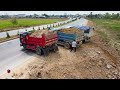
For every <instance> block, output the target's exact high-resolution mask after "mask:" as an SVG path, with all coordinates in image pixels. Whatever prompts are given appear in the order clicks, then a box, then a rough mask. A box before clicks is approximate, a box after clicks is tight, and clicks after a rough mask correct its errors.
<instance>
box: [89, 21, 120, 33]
mask: <svg viewBox="0 0 120 90" xmlns="http://www.w3.org/2000/svg"><path fill="white" fill-rule="evenodd" d="M90 20H91V21H93V22H95V23H96V24H97V25H101V26H103V27H105V28H107V29H110V30H112V31H113V30H114V31H118V32H120V20H110V19H90Z"/></svg>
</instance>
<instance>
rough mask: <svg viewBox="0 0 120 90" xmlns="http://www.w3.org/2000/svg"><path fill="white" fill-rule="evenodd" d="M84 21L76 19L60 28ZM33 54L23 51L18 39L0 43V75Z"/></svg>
mask: <svg viewBox="0 0 120 90" xmlns="http://www.w3.org/2000/svg"><path fill="white" fill-rule="evenodd" d="M86 21H87V20H85V19H80V20H76V21H74V22H72V23H69V24H68V25H64V26H61V27H60V28H63V27H66V26H70V25H78V24H80V25H82V24H85V23H86ZM35 55H36V54H35V53H34V52H29V51H23V49H22V47H20V42H19V39H14V40H11V41H7V42H4V43H0V75H1V74H4V73H5V72H6V71H7V69H12V68H14V67H16V66H18V65H20V64H22V63H24V62H25V61H27V59H29V58H32V57H34V56H35Z"/></svg>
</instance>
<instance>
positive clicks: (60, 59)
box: [11, 23, 120, 79]
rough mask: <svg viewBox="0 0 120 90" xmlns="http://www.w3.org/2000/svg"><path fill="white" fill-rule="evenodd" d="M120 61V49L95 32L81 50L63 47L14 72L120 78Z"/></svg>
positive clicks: (34, 76)
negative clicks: (71, 50) (119, 50)
mask: <svg viewBox="0 0 120 90" xmlns="http://www.w3.org/2000/svg"><path fill="white" fill-rule="evenodd" d="M90 24H91V23H90ZM119 61H120V55H119V53H118V52H117V51H116V49H115V48H114V47H111V46H110V45H109V44H108V43H106V42H105V41H103V40H102V38H101V36H100V35H99V34H98V33H97V32H96V31H94V34H93V36H92V37H91V41H90V42H88V43H85V44H82V45H81V47H80V48H79V49H77V52H70V50H67V49H65V48H64V47H61V46H59V51H58V52H57V53H53V52H51V53H50V55H49V56H48V57H43V56H35V57H34V58H33V59H32V61H31V62H29V63H26V64H24V65H22V66H21V67H18V68H17V69H16V70H14V71H13V73H12V74H11V75H12V76H13V77H14V78H18V79H21V78H25V79H118V78H120V65H119Z"/></svg>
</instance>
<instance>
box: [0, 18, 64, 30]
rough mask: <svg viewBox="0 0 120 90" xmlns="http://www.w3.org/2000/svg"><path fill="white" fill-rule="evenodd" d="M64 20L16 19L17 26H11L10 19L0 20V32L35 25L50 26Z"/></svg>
mask: <svg viewBox="0 0 120 90" xmlns="http://www.w3.org/2000/svg"><path fill="white" fill-rule="evenodd" d="M63 20H66V19H17V22H18V24H16V25H13V24H12V23H11V19H7V20H0V32H2V31H8V30H11V29H14V28H18V27H29V26H36V25H44V24H52V23H55V22H58V21H63Z"/></svg>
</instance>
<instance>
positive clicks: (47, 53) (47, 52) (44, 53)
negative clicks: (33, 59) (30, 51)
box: [42, 48, 49, 56]
mask: <svg viewBox="0 0 120 90" xmlns="http://www.w3.org/2000/svg"><path fill="white" fill-rule="evenodd" d="M42 50H43V55H44V56H48V55H49V48H44V49H42Z"/></svg>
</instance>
